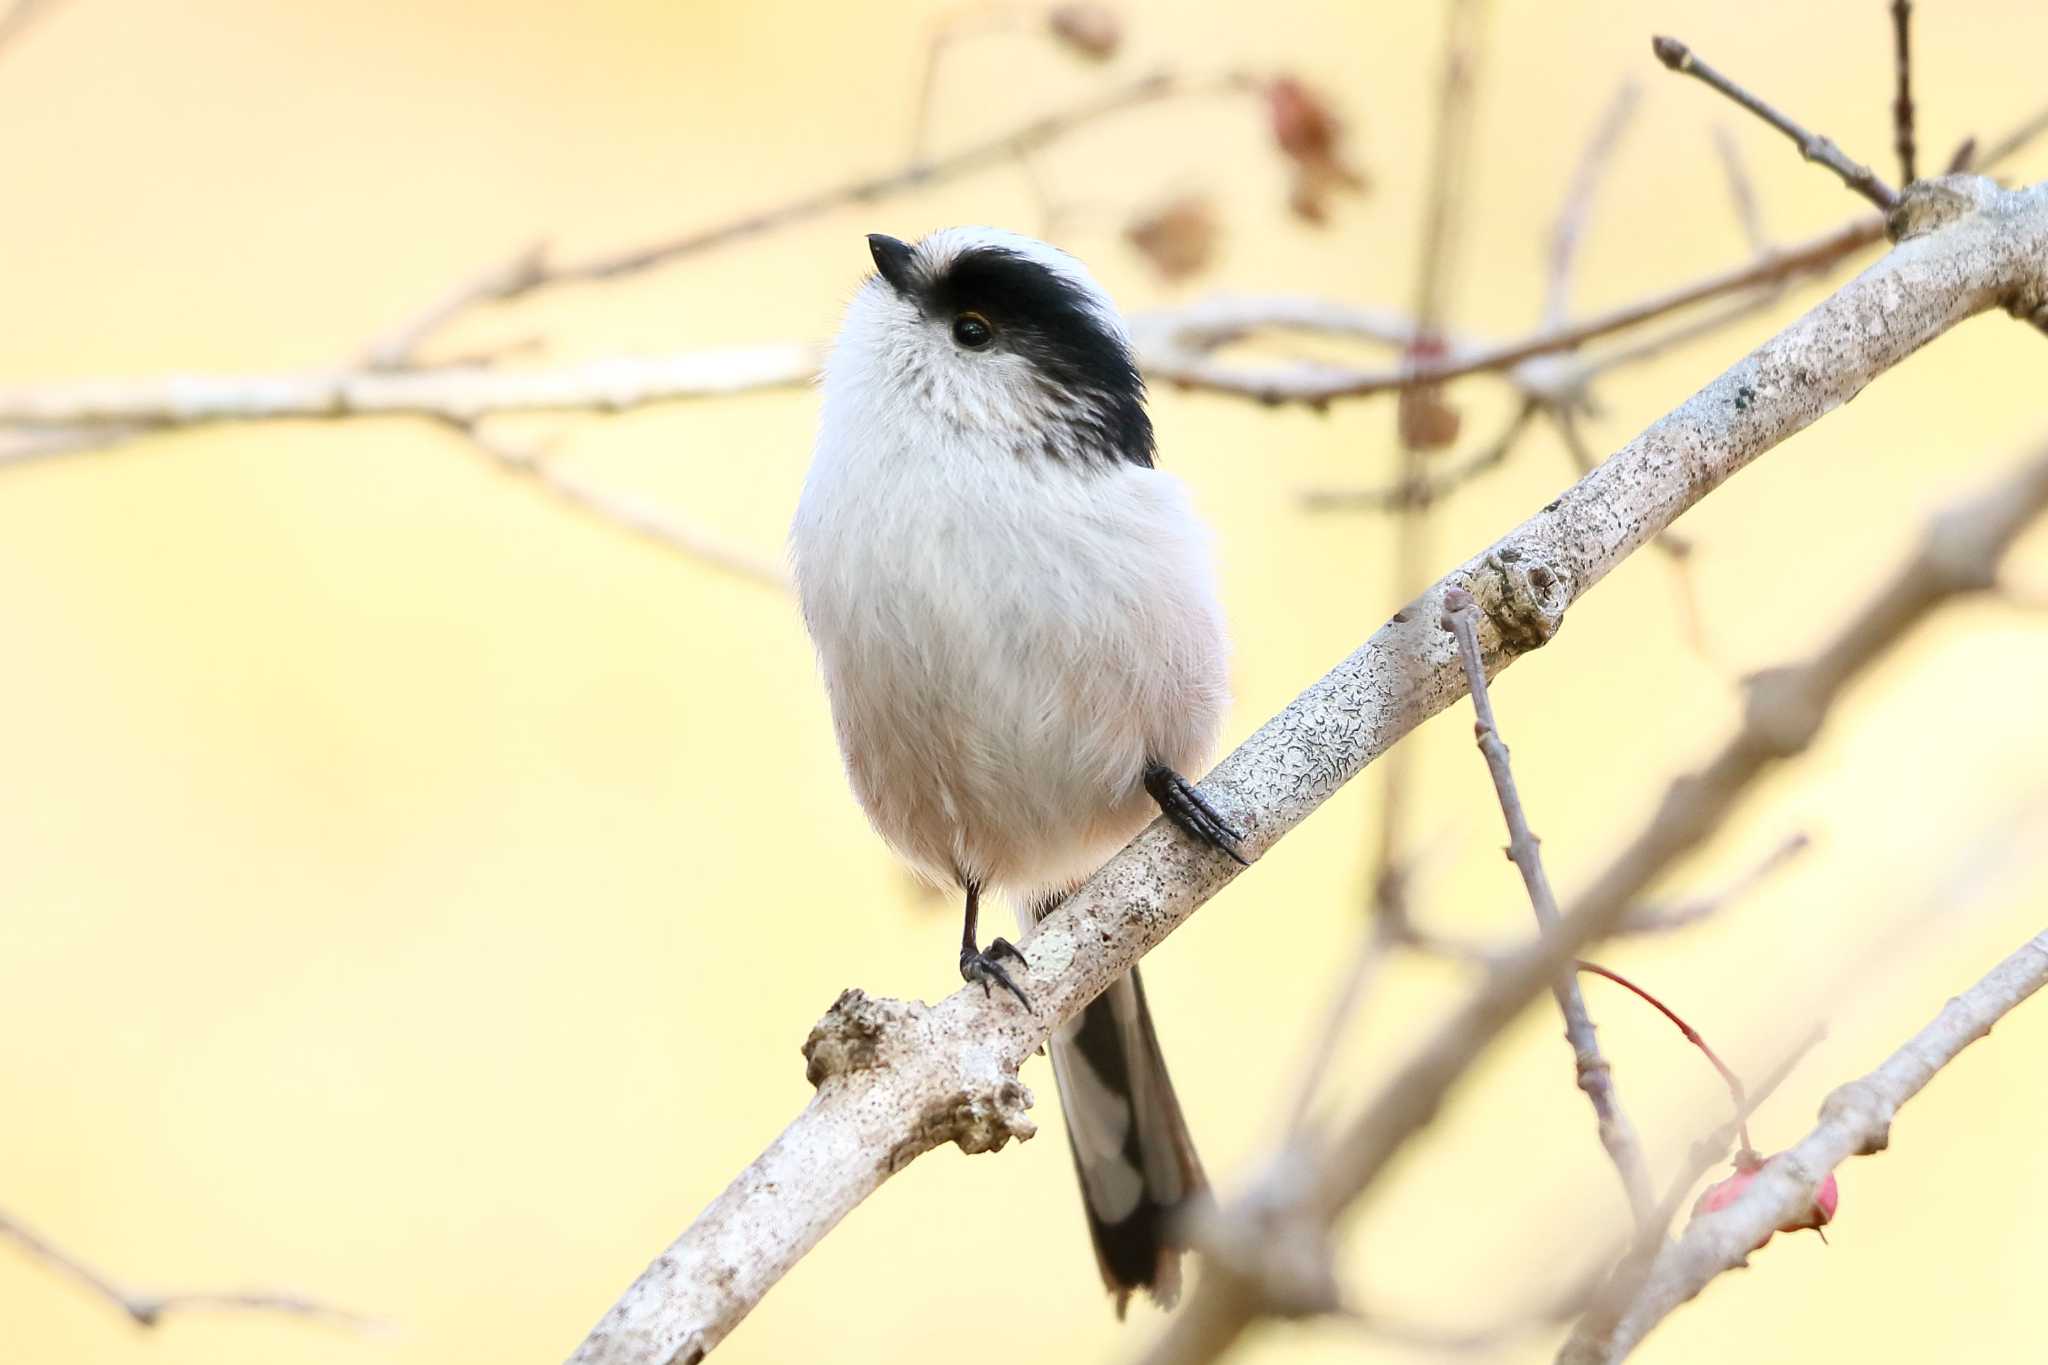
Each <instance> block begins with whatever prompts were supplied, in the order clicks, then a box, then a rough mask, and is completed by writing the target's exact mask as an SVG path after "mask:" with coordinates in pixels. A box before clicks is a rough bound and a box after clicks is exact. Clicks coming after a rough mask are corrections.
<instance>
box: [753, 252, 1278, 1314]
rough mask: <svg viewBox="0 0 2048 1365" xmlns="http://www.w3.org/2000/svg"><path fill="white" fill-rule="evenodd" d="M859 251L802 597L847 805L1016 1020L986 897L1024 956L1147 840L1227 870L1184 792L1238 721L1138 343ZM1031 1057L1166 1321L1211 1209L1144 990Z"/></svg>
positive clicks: (1095, 306)
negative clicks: (955, 929)
mask: <svg viewBox="0 0 2048 1365" xmlns="http://www.w3.org/2000/svg"><path fill="white" fill-rule="evenodd" d="M869 246H870V250H871V252H872V254H873V257H874V261H875V268H876V274H875V275H874V276H873V277H871V278H870V279H869V280H867V281H866V282H865V283H864V284H863V285H862V286H861V289H860V290H859V292H858V293H857V294H856V295H855V297H854V299H853V302H852V304H851V305H850V306H849V308H848V309H847V314H846V320H845V323H844V325H843V326H842V327H841V329H840V333H839V337H838V340H837V342H836V343H835V344H834V346H833V349H832V353H831V356H830V358H829V360H828V361H827V363H826V366H825V375H824V405H823V412H822V415H821V418H820V423H819V432H818V444H817V449H816V451H815V453H814V456H813V458H812V463H811V471H810V475H809V477H808V479H807V480H806V481H805V484H804V492H803V497H802V500H801V503H800V504H799V507H798V509H797V515H796V520H795V524H794V525H793V527H792V528H791V534H790V543H791V550H792V554H793V558H794V562H795V568H796V583H797V591H798V596H799V598H800V600H801V601H802V604H803V611H804V620H805V624H806V625H807V626H808V627H809V629H810V632H811V636H812V639H813V640H814V642H815V643H816V645H817V649H818V660H819V665H820V668H821V670H822V672H823V674H824V679H825V685H826V691H827V693H828V694H829V695H830V697H831V701H832V718H833V724H834V727H835V729H836V731H837V733H838V738H839V746H840V751H841V753H842V755H843V756H844V758H845V760H846V767H847V773H848V776H849V777H850V778H851V780H852V783H853V788H854V792H855V795H857V796H858V797H859V798H860V802H861V805H862V807H863V808H864V809H865V810H866V812H867V814H868V818H869V819H870V820H871V821H872V822H873V824H874V826H875V828H876V830H877V831H879V832H880V833H881V835H882V837H883V838H884V839H886V840H887V841H888V842H889V844H890V846H891V847H892V848H894V849H895V850H896V852H897V853H898V854H900V855H901V856H902V857H903V858H904V859H905V861H907V862H908V863H909V864H910V865H911V866H912V867H913V868H915V869H916V870H917V871H918V872H920V873H921V874H922V875H924V876H926V877H928V878H930V879H931V880H933V881H935V882H939V883H941V884H947V883H950V884H952V885H954V886H957V887H959V888H961V889H962V890H963V891H964V892H965V895H966V913H965V926H964V934H963V938H964V942H963V944H962V949H961V954H960V971H961V974H962V976H963V977H965V978H966V979H968V980H970V981H979V982H981V983H982V985H983V986H984V988H986V989H990V990H997V989H1000V990H1003V991H1005V992H1006V993H1009V994H1012V995H1014V996H1015V997H1016V1000H1017V1002H1018V1007H1019V1008H1030V1002H1029V1000H1028V999H1027V998H1026V996H1025V994H1024V992H1023V991H1022V990H1021V989H1019V988H1018V986H1017V984H1016V982H1015V980H1014V979H1013V977H1012V975H1011V972H1010V969H1009V968H1007V967H1005V966H1004V965H1003V964H1004V962H1005V961H1006V960H1012V959H1014V960H1019V961H1021V960H1022V959H1021V956H1020V955H1019V953H1018V950H1017V949H1016V948H1014V947H1012V946H1011V945H1010V944H1008V943H1007V942H1005V941H1003V940H1001V939H996V940H993V941H991V942H990V943H989V944H988V945H987V947H986V948H985V949H984V948H983V947H982V946H981V945H980V944H979V941H978V940H977V938H976V930H977V925H976V917H977V911H978V907H979V903H980V896H981V893H982V892H983V891H984V890H1000V891H1003V892H1005V893H1007V894H1008V895H1009V896H1010V897H1011V898H1012V899H1014V900H1015V902H1016V903H1017V905H1018V906H1019V908H1020V919H1021V920H1022V921H1023V927H1024V928H1025V929H1027V930H1028V929H1029V928H1030V926H1031V924H1033V923H1035V920H1036V914H1035V911H1036V910H1037V909H1040V908H1044V907H1046V906H1049V905H1050V904H1053V903H1056V901H1057V898H1058V897H1059V896H1061V895H1064V894H1065V893H1066V891H1067V890H1069V889H1070V888H1072V887H1073V886H1075V885H1077V884H1078V883H1079V882H1080V881H1081V880H1082V879H1083V878H1085V877H1086V876H1087V875H1088V874H1089V873H1091V872H1093V871H1094V870H1095V868H1097V867H1098V866H1100V865H1101V864H1102V862H1103V861H1105V860H1106V859H1107V858H1108V857H1109V855H1110V854H1112V853H1114V852H1115V851H1116V850H1117V849H1118V848H1120V847H1121V846H1123V845H1124V844H1125V843H1127V842H1128V841H1129V840H1130V839H1131V837H1132V836H1133V835H1135V834H1136V833H1137V832H1138V831H1139V830H1140V829H1142V828H1143V827H1144V826H1145V825H1146V824H1147V823H1149V822H1150V821H1151V820H1152V819H1153V818H1154V817H1155V816H1156V815H1158V814H1159V813H1160V812H1161V811H1164V812H1165V814H1166V815H1167V816H1168V817H1169V818H1171V819H1172V820H1173V821H1174V822H1175V823H1176V824H1177V825H1179V826H1180V827H1181V828H1182V829H1183V830H1185V831H1187V832H1188V833H1189V834H1190V835H1191V836H1192V837H1194V838H1196V839H1199V840H1201V841H1203V842H1205V843H1207V844H1210V845H1212V846H1213V847H1215V848H1217V849H1219V850H1221V852H1222V853H1223V854H1228V855H1229V856H1231V857H1234V858H1239V854H1238V852H1237V850H1236V848H1235V847H1234V844H1235V840H1236V837H1237V836H1236V834H1235V831H1232V830H1231V829H1230V828H1229V826H1228V824H1227V823H1226V822H1225V821H1224V820H1223V818H1222V816H1221V815H1220V814H1219V813H1218V812H1217V811H1216V810H1215V809H1214V808H1213V807H1212V806H1211V805H1210V804H1209V803H1208V801H1207V800H1206V799H1205V798H1204V797H1203V795H1202V793H1201V792H1200V791H1199V790H1198V789H1197V788H1195V787H1194V786H1193V785H1192V784H1191V783H1190V782H1189V781H1188V779H1187V777H1186V776H1184V774H1192V773H1195V772H1197V771H1199V770H1200V767H1201V765H1202V763H1203V762H1204V760H1205V759H1206V757H1207V755H1208V753H1209V750H1210V747H1211V745H1212V744H1213V743H1214V742H1215V738H1216V732H1217V730H1218V728H1219V727H1220V725H1221V722H1222V719H1223V715H1224V711H1225V709H1226V708H1227V706H1228V704H1229V695H1228V685H1227V677H1226V658H1227V654H1228V643H1227V639H1226V636H1225V631H1224V622H1223V613H1222V608H1221V606H1220V605H1219V603H1218V600H1217V594H1216V584H1215V576H1214V569H1213V566H1212V563H1211V556H1210V548H1209V538H1208V533H1207V530H1206V528H1205V527H1204V526H1203V525H1202V523H1201V520H1200V518H1199V517H1197V516H1196V514H1195V512H1194V509H1193V507H1192V505H1191V504H1190V502H1189V500H1188V497H1187V493H1186V491H1185V490H1184V489H1183V488H1182V487H1181V485H1180V483H1179V481H1178V480H1176V479H1175V478H1174V477H1173V476H1172V475H1170V474H1167V473H1165V472H1164V471H1162V470H1159V469H1157V468H1155V467H1154V464H1153V454H1154V452H1153V436H1152V424H1151V421H1150V419H1149V418H1148V417H1147V416H1146V413H1145V407H1144V384H1143V381H1142V380H1141V379H1140V377H1139V375H1138V370H1137V366H1136V364H1135V362H1134V360H1133V358H1132V354H1131V347H1130V338H1129V336H1128V334H1127V332H1126V330H1125V328H1124V324H1123V320H1122V318H1121V317H1120V316H1119V315H1118V313H1117V310H1116V307H1115V305H1114V304H1113V303H1112V302H1111V301H1110V299H1109V297H1108V295H1107V294H1106V293H1105V292H1104V291H1103V289H1102V287H1101V286H1100V285H1099V284H1097V283H1096V282H1095V280H1094V277H1093V276H1091V275H1090V274H1089V273H1088V271H1087V269H1086V268H1085V267H1084V266H1082V265H1081V263H1080V262H1078V261H1076V260H1075V259H1074V258H1073V257H1071V256H1069V255H1067V254H1066V253H1065V252H1063V251H1059V250H1057V249H1056V248H1054V247H1050V246H1047V245H1046V244H1045V243H1043V242H1038V241H1033V240H1032V239H1030V238H1028V237H1021V236H1018V235H1016V234H1014V233H1008V232H1001V231H998V230H995V229H991V228H951V229H947V230H946V231H943V232H936V233H933V234H932V235H931V236H929V237H926V238H925V239H924V240H923V241H921V242H918V243H917V244H916V245H914V246H913V245H910V244H908V243H905V242H900V241H897V240H896V239H894V238H891V237H881V236H876V237H871V238H870V239H869ZM1239 861H1242V858H1239ZM1025 947H1026V949H1027V950H1028V948H1029V944H1028V943H1027V944H1026V945H1025ZM1051 1052H1052V1062H1053V1071H1054V1075H1055V1077H1056V1078H1057V1081H1058V1085H1059V1090H1060V1094H1061V1101H1062V1104H1063V1106H1064V1108H1065V1111H1066V1115H1067V1129H1068V1133H1069V1135H1070V1137H1071V1138H1072V1139H1073V1148H1074V1163H1075V1166H1076V1169H1077V1170H1078V1171H1079V1174H1080V1178H1081V1187H1082V1193H1083V1198H1084V1202H1085V1205H1086V1209H1087V1215H1088V1223H1089V1229H1090V1232H1091V1233H1092V1235H1093V1238H1094V1242H1095V1251H1096V1257H1097V1260H1098V1262H1099V1264H1100V1265H1101V1268H1102V1273H1103V1278H1104V1280H1105V1281H1106V1282H1107V1283H1108V1285H1109V1288H1110V1290H1111V1292H1112V1293H1113V1294H1115V1295H1116V1298H1117V1305H1118V1309H1119V1312H1121V1311H1122V1308H1123V1307H1124V1305H1125V1304H1126V1303H1127V1302H1128V1300H1129V1298H1130V1295H1131V1294H1132V1292H1133V1291H1135V1290H1138V1289H1146V1290H1149V1291H1150V1292H1151V1293H1152V1295H1153V1297H1155V1298H1156V1299H1157V1300H1159V1301H1160V1302H1161V1303H1163V1304H1170V1303H1172V1301H1173V1299H1174V1297H1175V1295H1176V1293H1177V1291H1178V1288H1179V1283H1180V1264H1179V1252H1178V1249H1177V1248H1178V1247H1179V1245H1180V1243H1179V1242H1178V1240H1177V1237H1178V1233H1177V1227H1178V1224H1179V1220H1180V1215H1181V1213H1182V1212H1183V1211H1184V1210H1185V1209H1186V1207H1187V1205H1188V1204H1189V1203H1190V1202H1191V1201H1192V1200H1195V1199H1198V1198H1200V1197H1202V1195H1203V1193H1204V1183H1203V1178H1202V1168H1201V1163H1200V1161H1199V1160H1198V1159H1197V1158H1196V1156H1195V1151H1194V1145H1193V1144H1192V1142H1190V1141H1189V1138H1188V1131H1187V1124H1186V1122H1185V1121H1184V1120H1183V1118H1182V1116H1181V1111H1180V1104H1179V1102H1178V1100H1177V1099H1176V1098H1175V1097H1174V1093H1173V1085H1172V1082H1171V1081H1169V1080H1168V1079H1167V1074H1166V1065H1165V1063H1164V1061H1163V1060H1162V1059H1161V1057H1160V1054H1159V1040H1158V1037H1157V1035H1156V1034H1155V1032H1154V1030H1153V1027H1152V1020H1151V1017H1150V1015H1149V1013H1148V1011H1147V1010H1146V1006H1145V995H1144V990H1143V988H1142V987H1141V986H1140V985H1139V982H1138V978H1137V974H1136V973H1135V972H1133V973H1132V974H1131V975H1130V976H1129V977H1127V978H1125V979H1124V980H1122V981H1119V982H1118V983H1116V984H1115V985H1114V986H1112V987H1111V988H1110V989H1109V990H1108V991H1107V992H1105V993H1104V994H1103V995H1102V996H1101V998H1099V999H1098V1000H1096V1001H1095V1002H1094V1003H1093V1004H1091V1005H1090V1006H1089V1007H1088V1008H1087V1010H1086V1011H1085V1012H1084V1013H1083V1014H1082V1015H1081V1016H1080V1017H1079V1018H1078V1019H1077V1020H1075V1021H1073V1022H1072V1023H1070V1024H1068V1025H1066V1026H1063V1027H1062V1028H1061V1029H1060V1031H1059V1032H1058V1033H1057V1034H1055V1036H1054V1038H1053V1040H1052V1046H1051Z"/></svg>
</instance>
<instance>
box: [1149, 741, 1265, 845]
mask: <svg viewBox="0 0 2048 1365" xmlns="http://www.w3.org/2000/svg"><path fill="white" fill-rule="evenodd" d="M1145 790H1146V791H1147V792H1150V793H1151V795H1152V799H1153V800H1154V801H1157V802H1158V803H1159V809H1160V812H1161V813H1162V814H1164V815H1165V816H1166V818H1167V819H1169V820H1171V821H1173V823H1174V824H1176V825H1178V826H1180V829H1181V832H1182V833H1184V834H1186V835H1187V836H1188V837H1189V838H1191V839H1193V840H1194V841H1195V842H1197V843H1202V844H1207V845H1208V846H1209V847H1211V848H1213V849H1216V850H1218V851H1219V852H1221V853H1223V854H1224V855H1225V856H1227V857H1229V858H1230V860H1231V861H1233V862H1235V863H1236V864H1237V865H1238V866H1239V867H1250V866H1251V864H1250V863H1248V862H1246V861H1245V858H1244V855H1243V854H1242V853H1239V852H1238V851H1237V845H1238V844H1239V843H1241V842H1243V840H1244V835H1243V834H1242V833H1241V832H1240V831H1238V830H1236V829H1234V828H1232V826H1231V824H1230V822H1229V821H1228V820H1225V819H1224V818H1223V816H1222V814H1221V813H1219V812H1218V811H1217V809H1216V808H1215V807H1214V806H1212V805H1210V804H1209V799H1208V798H1207V797H1205V796H1203V795H1202V790H1201V788H1199V787H1197V786H1196V785H1195V784H1194V783H1192V782H1190V781H1188V780H1187V779H1186V778H1185V777H1182V776H1181V775H1180V774H1179V773H1177V772H1175V771H1174V770H1173V769H1171V768H1169V767H1167V766H1166V765H1165V764H1164V763H1154V764H1153V765H1152V766H1151V767H1149V768H1147V769H1146V770H1145Z"/></svg>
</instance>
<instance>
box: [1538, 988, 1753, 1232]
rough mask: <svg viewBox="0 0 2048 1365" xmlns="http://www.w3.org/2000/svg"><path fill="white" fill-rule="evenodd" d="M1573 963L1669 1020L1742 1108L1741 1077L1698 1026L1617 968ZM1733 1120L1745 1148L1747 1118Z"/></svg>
mask: <svg viewBox="0 0 2048 1365" xmlns="http://www.w3.org/2000/svg"><path fill="white" fill-rule="evenodd" d="M1574 966H1575V968H1576V970H1578V971H1580V972H1586V973H1590V974H1592V975H1594V976H1598V977H1603V978H1605V979H1606V980H1608V981H1612V982H1613V983H1614V984H1615V985H1617V986H1619V987H1621V988H1622V989H1623V990H1625V991H1627V992H1628V993H1629V994H1631V995H1633V996H1635V997H1636V998H1637V999H1638V1000H1640V1001H1642V1002H1643V1003H1644V1004H1646V1005H1648V1006H1649V1007H1650V1008H1651V1009H1653V1010H1655V1011H1657V1013H1659V1014H1661V1015H1663V1016H1664V1018H1665V1019H1666V1020H1667V1021H1668V1022H1669V1023H1670V1024H1671V1026H1672V1027H1673V1028H1675V1029H1677V1030H1678V1031H1679V1033H1680V1034H1682V1035H1683V1036H1684V1038H1685V1041H1686V1042H1688V1043H1691V1044H1692V1045H1693V1046H1694V1047H1696V1048H1698V1049H1699V1050H1700V1053H1701V1055H1702V1056H1704V1057H1705V1058H1706V1059H1707V1061H1708V1063H1709V1064H1710V1065H1711V1066H1712V1067H1713V1068H1714V1070H1715V1071H1716V1072H1718V1073H1720V1077H1721V1082H1722V1084H1724V1085H1726V1086H1727V1087H1728V1097H1729V1099H1731V1100H1733V1101H1734V1104H1735V1112H1736V1113H1737V1114H1738V1115H1739V1114H1741V1113H1742V1112H1743V1110H1744V1108H1745V1107H1746V1106H1747V1105H1748V1103H1749V1095H1748V1092H1747V1091H1745V1090H1744V1089H1743V1085H1742V1077H1740V1076H1738V1075H1736V1074H1735V1072H1734V1070H1733V1069H1732V1068H1731V1067H1730V1066H1729V1065H1728V1063H1726V1062H1724V1061H1722V1060H1721V1054H1720V1053H1718V1052H1716V1051H1714V1048H1713V1045H1712V1044H1711V1043H1709V1042H1708V1041H1707V1040H1706V1039H1705V1038H1704V1037H1702V1036H1701V1034H1700V1031H1699V1030H1698V1029H1696V1028H1694V1027H1693V1026H1692V1025H1691V1024H1689V1023H1687V1022H1686V1021H1685V1016H1683V1015H1681V1014H1680V1013H1679V1012H1678V1011H1677V1010H1674V1009H1672V1008H1671V1006H1669V1005H1667V1004H1665V1003H1664V1002H1663V1001H1662V1000H1660V999H1659V998H1658V997H1657V996H1656V995H1654V994H1652V993H1651V992H1649V991H1647V990H1645V989H1643V988H1642V987H1641V986H1639V985H1637V984H1636V983H1635V982H1633V981H1631V980H1629V979H1628V978H1627V977H1625V976H1623V975H1622V974H1621V973H1620V972H1617V971H1615V970H1614V969H1613V968H1611V967H1603V966H1601V965H1600V964H1599V963H1597V962H1588V961H1587V960H1586V959H1584V958H1580V959H1579V960H1578V962H1577V963H1576V964H1574ZM1736 1124H1737V1131H1738V1132H1739V1133H1740V1135H1741V1139H1742V1146H1743V1148H1744V1149H1745V1150H1747V1149H1748V1148H1749V1123H1748V1120H1747V1119H1743V1118H1738V1119H1737V1120H1736ZM1644 1221H1647V1219H1645V1220H1644Z"/></svg>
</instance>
